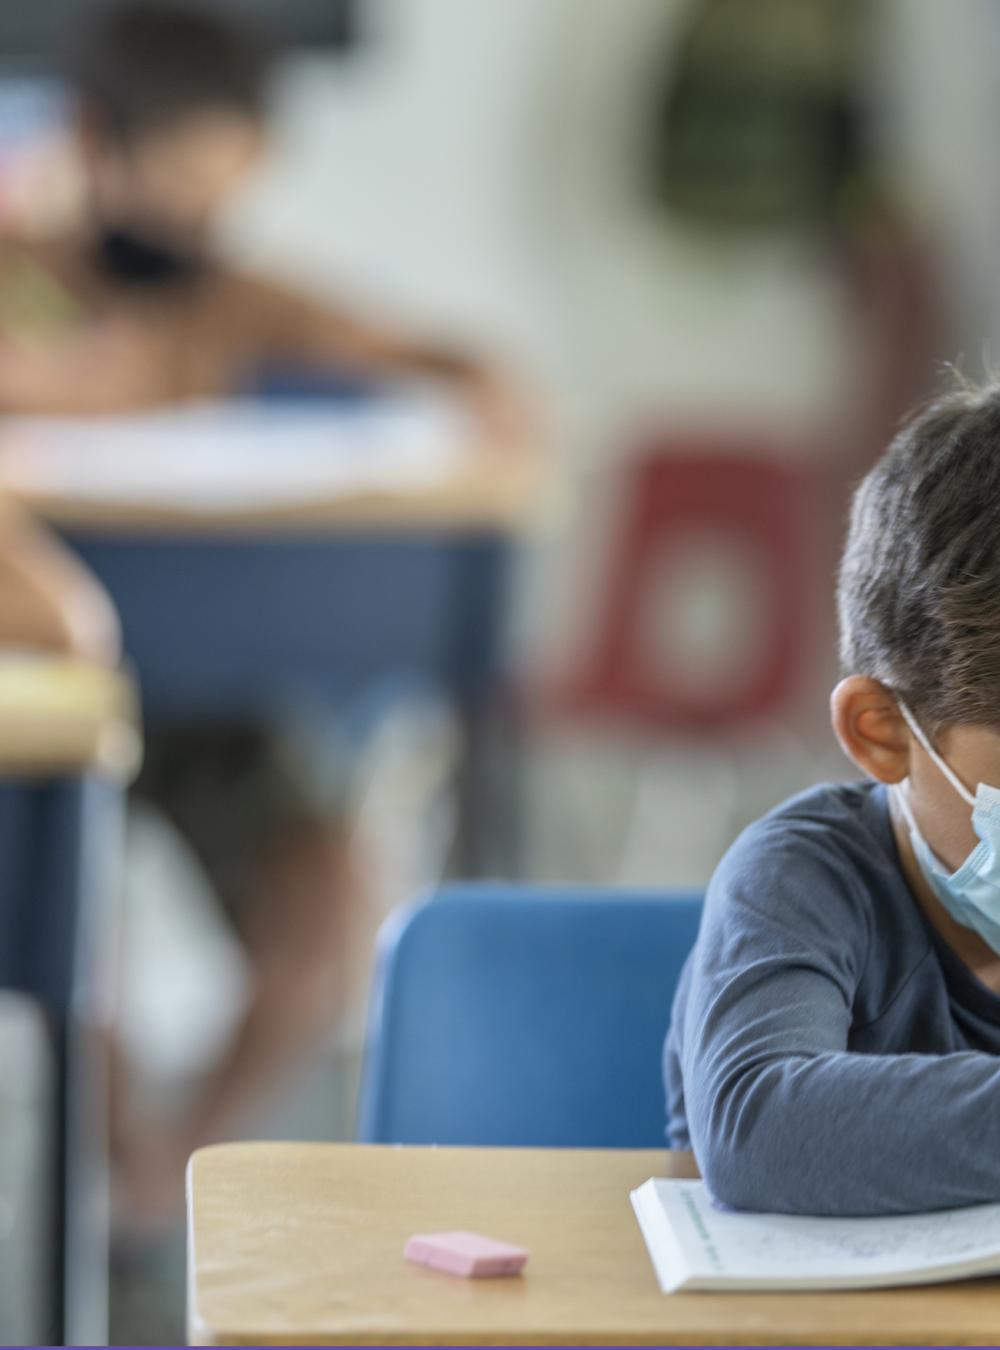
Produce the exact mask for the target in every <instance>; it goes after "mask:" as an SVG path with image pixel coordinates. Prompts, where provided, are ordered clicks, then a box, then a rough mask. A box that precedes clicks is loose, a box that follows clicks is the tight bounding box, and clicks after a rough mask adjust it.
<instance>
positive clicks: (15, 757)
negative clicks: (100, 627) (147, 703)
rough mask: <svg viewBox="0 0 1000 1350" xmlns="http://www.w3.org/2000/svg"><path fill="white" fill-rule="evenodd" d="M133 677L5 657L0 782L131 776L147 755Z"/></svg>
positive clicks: (64, 662)
mask: <svg viewBox="0 0 1000 1350" xmlns="http://www.w3.org/2000/svg"><path fill="white" fill-rule="evenodd" d="M138 726H139V721H138V712H137V701H136V695H135V690H134V688H133V686H132V683H131V681H130V680H129V679H128V677H127V676H125V675H123V674H122V673H121V672H118V671H110V670H103V669H100V668H98V667H95V666H89V665H86V664H84V663H82V662H79V661H72V660H68V659H64V658H61V657H46V656H27V655H25V656H22V655H16V656H15V655H11V656H3V655H0V774H3V775H5V776H7V777H50V776H54V775H58V774H63V773H80V772H83V771H85V770H96V771H99V772H102V773H108V774H111V775H114V776H116V777H120V778H122V779H127V778H130V777H131V776H132V774H133V773H134V772H135V770H136V769H137V767H138V763H139V758H140V753H141V739H140V735H139V730H138Z"/></svg>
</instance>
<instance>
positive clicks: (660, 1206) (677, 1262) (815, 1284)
mask: <svg viewBox="0 0 1000 1350" xmlns="http://www.w3.org/2000/svg"><path fill="white" fill-rule="evenodd" d="M632 1205H633V1208H634V1209H635V1212H636V1216H637V1217H638V1220H639V1226H640V1228H641V1229H642V1234H643V1237H644V1238H645V1239H646V1246H647V1247H648V1248H649V1254H650V1256H651V1257H652V1261H653V1266H654V1268H655V1270H656V1275H657V1279H658V1280H659V1282H660V1287H661V1288H662V1289H663V1291H664V1293H667V1294H672V1293H676V1292H678V1291H680V1290H698V1289H713V1290H714V1289H719V1290H722V1289H746V1290H764V1289H790V1290H791V1289H871V1288H877V1287H878V1286H885V1285H893V1284H932V1283H935V1282H936V1281H940V1280H963V1279H969V1278H971V1277H973V1276H977V1275H1000V1204H989V1205H973V1206H970V1207H969V1208H967V1209H946V1210H938V1211H935V1212H934V1213H929V1214H901V1215H891V1216H887V1217H877V1218H860V1219H839V1218H838V1219H827V1218H813V1217H809V1216H806V1215H796V1214H748V1213H737V1212H736V1211H734V1210H727V1209H724V1208H721V1207H720V1206H718V1205H716V1204H715V1203H714V1201H713V1200H712V1197H711V1195H710V1194H709V1192H708V1190H707V1188H706V1187H705V1184H704V1182H701V1181H667V1180H663V1179H661V1178H657V1177H654V1178H652V1179H651V1180H650V1181H647V1182H645V1183H644V1184H643V1185H642V1186H640V1187H639V1189H638V1190H635V1191H633V1192H632Z"/></svg>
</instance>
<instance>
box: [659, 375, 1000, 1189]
mask: <svg viewBox="0 0 1000 1350" xmlns="http://www.w3.org/2000/svg"><path fill="white" fill-rule="evenodd" d="M998 541H1000V389H998V388H996V387H994V388H989V389H986V390H985V391H983V392H981V393H973V392H963V393H959V394H955V395H954V396H952V397H950V398H946V399H943V400H941V401H940V402H938V403H936V404H934V405H933V406H932V407H931V408H930V409H929V410H927V411H925V412H923V413H921V414H919V415H918V416H916V417H915V418H914V419H913V421H911V422H910V424H909V425H908V426H907V427H905V429H904V430H903V431H902V432H901V434H900V435H899V436H898V438H897V439H896V440H895V442H894V443H893V444H892V446H891V447H890V449H889V450H888V452H887V453H886V454H885V456H884V457H883V458H882V459H881V461H880V462H879V463H878V464H877V465H876V466H875V468H874V469H872V471H871V472H870V473H869V474H868V476H867V478H866V479H865V480H864V482H863V483H862V484H861V486H860V488H859V489H858V492H857V494H856V496H855V500H854V508H853V513H852V518H851V526H850V533H849V537H848V540H847V545H846V548H845V551H844V557H843V563H842V566H841V571H840V579H839V590H838V600H839V612H840V625H841V656H842V662H843V668H844V672H845V675H844V678H843V679H842V680H841V682H840V683H839V684H838V685H837V687H836V689H835V690H834V692H833V695H832V701H831V709H832V720H833V727H834V730H835V732H836V735H837V738H838V740H839V741H840V744H841V746H842V747H843V749H844V751H845V752H846V754H847V755H848V756H849V757H850V758H851V759H852V760H853V761H854V763H855V764H856V765H857V766H858V768H859V769H860V770H861V771H862V773H864V774H865V775H866V779H865V781H863V782H859V783H851V784H837V785H826V786H822V787H818V788H814V789H812V790H810V791H808V792H805V793H802V794H801V795H800V796H798V797H795V798H793V799H792V800H791V801H790V802H787V803H786V804H785V805H784V806H781V807H779V808H777V809H776V810H775V811H773V812H771V814H770V815H768V816H766V817H764V819H763V820H760V821H758V822H757V823H756V824H755V825H753V826H751V827H750V828H749V829H748V830H746V831H745V832H744V834H743V835H742V836H741V837H740V838H739V839H738V840H737V841H736V843H735V844H734V845H733V847H732V848H731V849H730V851H729V853H728V854H727V855H726V857H725V858H724V859H723V861H722V863H721V865H720V866H719V868H718V870H717V872H716V874H715V876H714V877H713V879H712V882H711V885H710V887H709V891H708V896H707V900H706V905H705V914H704V919H703V923H702V928H701V932H700V935H699V938H698V942H697V944H696V946H695V950H694V952H693V953H692V955H691V957H690V959H689V961H688V963H687V966H686V968H685V970H684V973H683V976H682V979H681V984H680V987H679V989H678V993H677V997H676V1001H675V1004H674V1010H673V1020H672V1025H671V1029H670V1033H669V1036H668V1038H667V1045H666V1052H665V1076H666V1086H667V1096H668V1113H669V1134H670V1138H671V1141H672V1143H673V1144H674V1145H675V1146H676V1147H682V1148H688V1147H691V1148H693V1149H694V1151H695V1155H696V1157H697V1159H698V1163H699V1166H700V1167H701V1169H702V1172H703V1174H704V1176H705V1178H706V1180H707V1182H708V1184H709V1186H710V1187H711V1189H712V1191H713V1193H714V1194H715V1195H716V1196H717V1197H718V1198H719V1199H720V1200H721V1201H723V1202H724V1203H728V1204H731V1205H735V1206H738V1207H742V1208H748V1209H767V1210H783V1211H790V1212H801V1213H813V1214H885V1213H891V1212H896V1211H906V1210H923V1209H935V1208H942V1207H947V1206H953V1205H965V1204H974V1203H976V1202H979V1201H987V1200H998V1199H1000V1126H998V1120H1000V1116H998V1115H997V1111H996V1105H997V1101H998V1099H1000V1059H998V1058H997V1056H998V1054H1000V542H998ZM993 785H997V786H993Z"/></svg>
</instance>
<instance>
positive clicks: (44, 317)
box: [0, 0, 519, 1210]
mask: <svg viewBox="0 0 1000 1350" xmlns="http://www.w3.org/2000/svg"><path fill="white" fill-rule="evenodd" d="M73 52H74V55H73V59H72V64H71V69H70V79H71V85H72V88H73V89H74V91H75V94H76V110H75V118H76V120H75V128H74V134H75V158H76V160H77V163H78V176H79V184H80V190H79V203H78V209H77V211H76V212H75V215H74V218H73V219H72V220H71V221H69V222H67V223H66V224H65V226H64V227H63V228H61V229H60V230H59V231H58V232H56V233H45V234H41V233H38V234H34V235H32V234H30V233H24V232H21V233H19V234H16V235H15V234H14V232H13V231H8V233H7V236H6V237H5V238H3V239H0V412H4V411H6V412H18V413H40V412H46V413H54V412H55V413H74V414H81V413H95V414H96V413H105V412H110V411H115V410H122V409H135V408H141V407H143V406H146V405H153V404H158V403H159V404H162V403H165V402H170V401H176V400H184V399H192V398H198V397H212V396H221V395H226V394H228V393H231V392H239V391H240V390H241V389H245V388H246V386H247V384H248V383H251V382H252V380H253V377H254V375H255V374H256V373H257V372H259V371H261V370H262V369H266V368H268V367H280V368H283V369H286V370H287V369H288V368H289V367H295V368H298V369H299V370H302V371H309V370H312V371H316V372H322V371H330V372H338V373H343V372H347V373H349V374H357V375H361V376H376V377H388V376H394V375H397V374H410V375H414V374H416V375H423V376H427V377H433V378H438V379H440V380H442V381H444V382H447V384H449V385H450V386H451V387H452V388H453V389H454V391H455V394H456V395H457V396H458V397H460V398H461V399H463V400H465V401H467V403H468V404H470V405H471V406H472V407H473V408H474V409H475V411H476V412H477V413H478V415H479V416H480V417H481V419H482V420H483V421H484V423H485V430H486V436H485V438H484V439H485V440H488V441H491V442H498V441H504V440H511V441H512V440H513V439H514V437H515V436H516V434H517V432H518V430H519V427H518V422H519V414H518V411H517V408H518V403H517V398H516V397H515V396H514V395H513V394H512V392H511V390H510V387H509V386H508V384H507V383H506V381H505V380H504V379H503V378H501V377H500V376H499V375H498V374H496V373H495V372H494V371H492V370H491V369H489V368H488V367H487V366H486V365H485V364H483V363H481V362H480V361H478V360H476V359H475V358H473V357H472V356H471V355H469V354H468V353H466V352H464V351H462V350H460V349H455V348H451V347H448V346H444V345H439V344H438V343H436V342H432V341H426V340H422V339H420V338H415V337H413V336H411V335H408V334H406V333H404V332H402V331H400V330H397V329H396V328H394V327H392V326H391V325H385V324H382V323H380V322H378V321H377V320H375V319H373V318H369V317H368V316H364V315H358V314H356V313H350V312H347V311H346V310H341V309H339V308H336V307H335V306H333V305H330V304H327V303H324V302H320V301H317V300H315V299H313V298H310V297H308V296H306V295H303V294H298V293H294V292H293V291H291V290H289V289H286V288H284V287H282V286H279V285H275V284H272V283H271V282H269V281H267V280H265V279H263V278H261V277H256V276H249V275H245V274H243V273H240V272H238V271H235V270H233V269H232V268H230V267H228V266H226V265H225V264H224V263H223V262H222V261H221V259H220V258H219V257H218V256H216V254H215V252H214V251H213V246H212V227H213V222H214V221H215V219H216V217H217V215H218V212H219V211H220V209H221V208H222V207H223V206H224V205H225V204H226V202H227V201H229V200H230V198H231V195H232V193H233V192H234V191H235V190H236V189H237V188H238V187H239V185H240V184H241V183H242V182H243V181H244V179H245V178H246V176H247V175H248V174H249V173H250V171H251V170H252V169H253V168H254V167H255V165H256V164H257V162H258V160H259V159H260V157H261V155H262V154H263V152H264V150H265V142H266V128H265V111H266V95H267V82H268V73H269V57H268V53H267V51H266V49H265V48H264V47H263V46H262V45H261V44H260V43H259V42H258V41H257V40H256V39H255V36H254V35H253V34H252V33H251V32H250V31H248V30H245V29H244V28H243V27H242V26H241V24H240V22H239V21H238V19H236V18H235V17H234V16H233V13H232V10H231V9H228V10H227V9H223V8H222V7H221V6H219V7H216V8H211V9H210V8H208V7H204V8H203V7H201V6H199V5H196V4H194V3H188V2H187V0H183V2H182V0H176V2H174V0H118V2H117V3H111V4H108V5H105V6H103V7H102V8H100V9H99V10H97V11H96V14H95V16H94V17H92V19H91V20H90V21H89V23H88V24H87V25H86V27H85V30H84V31H82V32H81V33H80V34H79V35H78V37H77V40H76V41H75V43H74V45H73ZM333 228H336V226H335V222H334V224H333ZM308 601H309V598H308V597H307V598H306V602H308ZM193 602H196V599H195V598H193ZM317 622H322V615H321V614H320V613H317ZM329 778H330V775H329V773H328V772H326V771H325V770H320V769H318V768H317V766H316V765H315V764H314V763H312V762H311V760H310V755H309V754H308V753H304V752H303V747H302V746H301V745H300V744H295V743H292V742H291V741H289V740H288V738H286V737H285V736H283V735H282V733H281V732H280V731H277V730H275V729H274V728H268V727H263V726H248V725H238V726H231V727H223V728H216V729H214V730H212V731H208V730H205V729H188V730H186V731H185V730H183V729H178V730H177V731H176V733H174V734H170V735H165V734H164V733H160V734H158V735H157V734H153V735H152V736H151V737H150V738H149V741H148V746H147V762H146V768H145V770H144V774H143V779H142V781H141V783H140V788H141V789H143V790H145V792H146V794H147V795H148V796H150V797H151V798H152V799H153V800H154V802H155V803H156V804H157V805H158V806H159V808H160V809H161V810H163V811H164V812H165V813H166V814H167V815H168V817H170V818H171V819H172V820H173V821H174V823H175V824H176V825H177V826H178V827H179V828H180V829H181V831H182V833H184V834H185V835H186V837H187V838H188V840H189V842H190V843H191V844H192V845H193V847H194V849H195V851H196V853H197V854H198V855H199V857H200V860H201V862H202V863H203V865H204V866H205V868H206V870H207V872H208V874H209V876H210V879H211V880H212V881H213V883H214V887H215V890H216V892H217V893H218V895H219V897H220V899H221V901H222V904H223V906H224V908H225V910H226V913H227V915H228V916H229V917H230V918H231V919H232V921H233V924H234V926H235V928H236V930H237V931H238V933H239V935H240V937H241V938H242V940H243V943H244V945H245V948H246V951H247V953H248V956H249V961H250V966H251V972H252V996H251V999H250V1002H249V1006H248V1008H247V1011H246V1013H245V1016H244V1018H243V1021H242V1024H241V1026H240V1028H239V1030H238V1032H237V1034H236V1036H235V1039H234V1040H233V1042H232V1044H231V1045H230V1046H229V1049H228V1051H227V1052H226V1053H225V1055H224V1056H223V1059H222V1061H221V1063H219V1065H218V1067H217V1070H216V1072H215V1074H214V1077H212V1079H211V1081H210V1082H209V1083H208V1084H207V1086H206V1088H205V1091H204V1093H203V1095H202V1097H201V1099H200V1101H199V1102H197V1103H196V1105H195V1107H194V1110H193V1113H192V1114H191V1116H190V1117H189V1118H188V1119H187V1120H186V1121H185V1122H184V1123H183V1124H182V1125H181V1126H180V1127H173V1128H171V1129H170V1130H169V1131H166V1130H159V1131H158V1130H157V1129H156V1128H155V1127H151V1125H150V1123H149V1122H142V1123H141V1125H137V1126H136V1127H135V1128H133V1129H132V1130H131V1131H128V1130H124V1129H123V1130H122V1131H120V1134H119V1149H120V1157H121V1159H122V1160H123V1173H124V1175H125V1177H126V1178H127V1180H128V1181H129V1182H130V1183H131V1190H132V1193H133V1195H134V1196H135V1197H136V1200H137V1204H138V1205H139V1207H140V1208H142V1207H145V1208H146V1209H148V1210H155V1209H156V1208H158V1207H161V1206H162V1205H163V1204H164V1202H165V1200H166V1199H169V1200H170V1201H172V1202H173V1203H174V1204H178V1205H179V1203H180V1198H181V1197H180V1178H181V1175H182V1168H183V1163H184V1161H185V1159H186V1157H187V1155H188V1153H189V1152H190V1151H191V1149H192V1148H194V1147H196V1146H197V1145H199V1144H201V1143H203V1142H205V1141H208V1140H211V1139H212V1138H213V1137H219V1136H220V1135H222V1134H224V1133H225V1132H226V1130H227V1128H228V1127H229V1124H230V1122H231V1120H232V1118H233V1116H234V1114H235V1113H236V1112H237V1110H238V1108H239V1107H240V1105H241V1104H242V1103H243V1102H245V1101H246V1100H247V1099H248V1098H249V1097H250V1096H252V1095H253V1094H254V1093H255V1092H256V1091H257V1090H258V1089H259V1088H260V1087H261V1086H263V1085H264V1084H266V1083H267V1082H268V1080H270V1079H271V1078H273V1076H274V1075H275V1074H276V1073H277V1072H278V1071H279V1070H280V1069H281V1068H283V1067H284V1066H285V1065H286V1063H287V1062H288V1060H289V1058H290V1057H291V1056H292V1055H293V1054H294V1053H296V1052H298V1051H299V1050H301V1049H302V1048H303V1047H304V1046H305V1045H306V1044H307V1043H308V1042H309V1040H310V1039H311V1038H313V1037H314V1036H316V1035H317V1034H318V1033H319V1032H320V1031H321V1030H322V1029H323V1027H324V1026H325V1025H326V1024H327V1023H328V1022H329V1019H330V1017H331V1008H332V1000H333V998H334V997H335V994H336V989H337V985H338V983H339V979H340V974H341V972H339V971H338V961H339V959H340V957H341V953H342V950H343V940H342V939H343V916H344V913H345V909H346V908H347V905H348V900H349V897H350V896H351V895H352V894H353V893H355V892H356V889H357V886H358V877H357V869H356V867H355V864H354V861H353V859H352V856H351V851H350V849H349V847H348V844H347V834H346V829H345V823H344V811H343V793H342V792H340V793H334V792H331V789H330V787H329ZM338 798H339V799H338Z"/></svg>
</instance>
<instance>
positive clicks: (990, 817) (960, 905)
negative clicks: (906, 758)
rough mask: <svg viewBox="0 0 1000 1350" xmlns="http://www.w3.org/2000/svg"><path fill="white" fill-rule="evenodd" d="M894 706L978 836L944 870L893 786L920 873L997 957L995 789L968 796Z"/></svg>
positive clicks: (999, 907) (999, 875) (998, 805)
mask: <svg viewBox="0 0 1000 1350" xmlns="http://www.w3.org/2000/svg"><path fill="white" fill-rule="evenodd" d="M897 702H898V703H899V710H900V712H901V713H902V714H903V717H904V719H905V721H906V725H907V726H908V727H909V728H910V730H911V731H912V732H913V734H914V736H915V737H916V738H917V740H918V741H919V742H920V744H921V745H922V746H923V748H924V749H925V750H926V751H927V754H928V755H929V756H930V758H931V759H932V760H933V761H934V763H935V764H936V765H937V767H938V768H939V769H940V770H941V772H942V773H943V774H944V776H945V778H947V780H948V782H949V783H950V784H951V785H952V787H953V788H954V789H955V791H956V792H957V793H958V795H959V796H960V797H961V798H962V799H963V800H964V801H967V802H968V803H969V805H970V806H971V807H972V828H973V829H974V830H975V832H976V834H977V835H978V836H979V843H978V844H977V845H976V847H975V848H974V849H973V850H972V852H971V853H970V854H969V856H968V857H967V858H966V860H965V862H963V863H962V865H961V867H960V868H959V869H958V871H957V872H949V871H948V870H947V868H945V867H943V866H942V865H941V863H940V862H939V861H938V859H937V857H936V856H935V855H934V853H933V852H932V850H931V848H930V846H929V845H928V843H927V841H926V840H925V839H924V837H923V835H922V834H921V833H920V831H919V829H918V828H917V822H916V821H915V820H914V818H913V810H912V808H911V806H910V803H909V800H908V796H907V793H906V792H905V791H904V790H903V789H902V787H900V786H898V785H897V786H896V787H895V789H894V790H895V793H896V800H897V801H898V802H899V806H900V809H901V810H902V812H903V815H904V816H905V817H906V823H907V825H908V826H909V827H910V840H911V842H912V844H913V851H914V853H915V854H916V858H917V862H918V863H919V864H920V870H921V871H922V872H923V874H924V876H925V877H926V878H927V880H928V882H929V883H930V885H931V887H932V888H933V890H934V894H935V895H936V896H937V898H938V899H939V900H940V901H941V904H942V905H943V906H944V907H945V909H946V910H947V911H948V913H949V914H950V915H951V917H952V918H953V919H954V920H955V921H956V923H960V924H962V926H963V927H964V928H971V929H972V930H973V931H974V932H976V933H978V934H979V936H980V937H981V938H982V939H983V941H984V942H986V943H987V944H988V945H989V946H990V947H991V948H992V949H993V951H995V952H996V953H997V955H1000V788H995V787H990V786H989V784H987V783H980V784H978V786H977V787H976V792H975V795H973V794H972V793H971V792H970V791H969V789H968V788H967V787H966V786H965V784H964V783H963V782H962V780H961V779H960V778H959V777H958V775H957V774H956V773H955V771H954V770H953V769H952V768H951V767H950V765H948V764H946V763H945V761H944V760H943V759H942V758H941V756H940V755H939V754H938V752H937V751H936V750H935V749H934V747H933V746H932V745H931V743H930V741H929V740H928V738H927V737H926V736H925V735H924V732H923V729H922V728H921V727H920V726H919V725H918V724H917V721H916V719H915V718H914V716H913V714H912V713H911V712H910V710H909V708H907V707H906V705H905V704H904V703H903V702H902V700H897Z"/></svg>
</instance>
